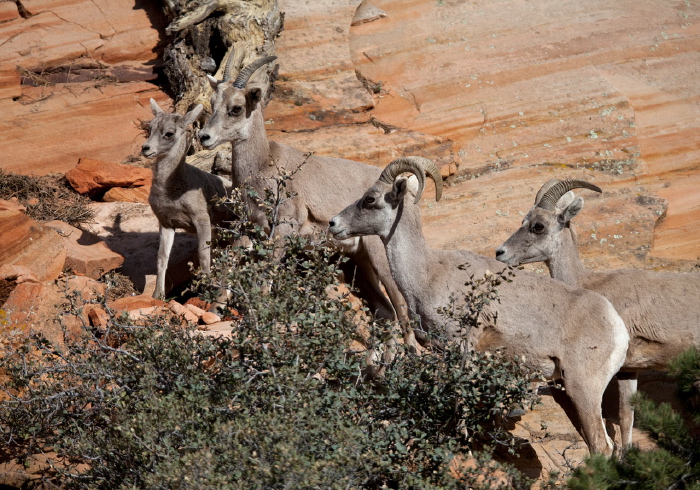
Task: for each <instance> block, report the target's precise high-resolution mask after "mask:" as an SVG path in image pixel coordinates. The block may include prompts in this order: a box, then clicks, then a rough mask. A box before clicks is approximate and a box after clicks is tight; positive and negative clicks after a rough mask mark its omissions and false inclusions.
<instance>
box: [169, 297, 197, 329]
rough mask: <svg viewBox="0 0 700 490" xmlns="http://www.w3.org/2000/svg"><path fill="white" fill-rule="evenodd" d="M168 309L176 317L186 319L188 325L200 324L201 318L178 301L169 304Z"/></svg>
mask: <svg viewBox="0 0 700 490" xmlns="http://www.w3.org/2000/svg"><path fill="white" fill-rule="evenodd" d="M168 308H170V311H172V312H173V313H175V314H176V315H178V316H180V317H182V318H184V319H185V320H186V321H187V322H188V323H194V324H197V323H199V317H198V316H197V315H195V314H194V313H192V312H191V311H190V310H189V309H187V308H185V307H184V306H182V305H181V304H180V303H178V302H177V301H170V302H169V303H168Z"/></svg>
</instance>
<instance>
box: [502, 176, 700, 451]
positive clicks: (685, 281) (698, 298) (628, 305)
mask: <svg viewBox="0 0 700 490" xmlns="http://www.w3.org/2000/svg"><path fill="white" fill-rule="evenodd" d="M576 188H587V189H591V190H594V191H597V192H601V190H600V188H598V187H597V186H595V185H593V184H591V183H589V182H586V181H584V180H564V181H559V180H557V179H552V180H550V181H548V182H547V183H545V184H544V185H543V186H542V188H541V189H540V190H539V192H538V193H537V197H536V199H535V205H534V206H533V207H532V209H531V210H530V212H529V213H528V214H527V216H525V219H524V220H523V223H522V225H521V227H520V228H519V229H518V230H517V231H516V232H515V233H513V235H511V237H510V238H508V239H507V240H506V241H505V242H504V243H503V245H501V246H500V247H498V249H497V250H496V258H497V259H498V260H500V261H501V262H505V263H507V264H509V265H512V266H516V265H520V264H525V263H531V262H544V263H545V264H547V267H549V272H550V275H551V276H552V277H553V278H554V279H558V280H560V281H563V282H565V283H566V284H569V285H571V286H576V287H581V288H585V289H590V290H592V291H595V292H597V293H599V294H601V295H603V296H605V297H606V298H607V299H608V300H609V301H610V302H611V303H612V305H613V306H614V307H615V309H616V310H617V312H618V313H619V314H620V316H621V317H622V319H623V320H624V322H625V325H626V327H627V329H628V331H629V334H630V344H629V350H628V352H627V358H626V359H625V363H624V364H623V366H622V373H620V375H619V376H618V378H619V379H618V383H619V385H620V398H621V399H620V414H619V416H620V432H621V435H622V439H623V443H624V444H627V445H629V444H631V442H632V425H633V421H634V412H633V411H632V407H631V405H630V404H629V396H630V395H631V394H633V393H634V392H635V391H636V388H637V372H638V371H640V370H643V369H666V367H667V366H668V362H669V361H670V360H671V359H673V358H674V357H676V356H677V355H678V354H680V353H681V352H682V351H683V350H685V349H687V348H688V347H689V346H692V345H695V346H698V347H700V274H693V273H671V272H655V271H645V270H637V269H618V270H612V271H591V270H587V269H585V268H584V267H583V263H582V262H581V258H580V257H579V253H578V244H577V241H576V233H575V232H574V229H573V227H572V226H571V219H572V218H573V217H574V216H576V215H577V214H578V213H580V212H581V209H583V198H581V197H576V196H574V194H573V192H572V191H571V190H572V189H576Z"/></svg>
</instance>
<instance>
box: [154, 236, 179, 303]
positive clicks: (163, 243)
mask: <svg viewBox="0 0 700 490" xmlns="http://www.w3.org/2000/svg"><path fill="white" fill-rule="evenodd" d="M174 240H175V228H166V227H165V226H163V225H160V243H159V244H158V273H157V276H156V290H155V292H154V293H153V297H154V298H158V299H162V298H164V297H165V273H166V272H167V270H168V259H170V251H171V250H172V248H173V241H174Z"/></svg>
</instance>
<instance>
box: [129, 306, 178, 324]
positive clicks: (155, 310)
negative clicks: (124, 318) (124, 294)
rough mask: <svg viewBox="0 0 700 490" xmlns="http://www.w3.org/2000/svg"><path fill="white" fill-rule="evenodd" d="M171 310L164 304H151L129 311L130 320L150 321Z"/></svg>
mask: <svg viewBox="0 0 700 490" xmlns="http://www.w3.org/2000/svg"><path fill="white" fill-rule="evenodd" d="M169 311H170V310H169V309H168V308H166V307H164V306H149V307H148V308H137V309H135V310H130V311H129V313H128V314H129V320H131V321H133V322H137V321H148V320H150V319H151V318H154V317H156V316H162V315H163V314H165V313H166V312H169Z"/></svg>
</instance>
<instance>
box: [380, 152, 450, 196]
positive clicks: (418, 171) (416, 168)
mask: <svg viewBox="0 0 700 490" xmlns="http://www.w3.org/2000/svg"><path fill="white" fill-rule="evenodd" d="M404 172H411V173H412V174H414V175H415V176H416V177H417V178H418V192H417V193H416V199H415V200H414V201H413V202H414V203H418V201H419V200H420V198H421V196H422V195H423V190H424V189H425V174H426V173H427V174H428V175H429V176H430V178H431V179H433V181H434V182H435V200H436V201H439V200H440V198H441V197H442V176H441V175H440V169H439V168H438V167H437V165H435V164H434V163H433V162H432V160H428V159H427V158H423V157H402V158H397V159H396V160H394V161H393V162H391V163H390V164H389V165H387V166H386V168H384V170H383V171H382V174H381V175H380V176H379V181H380V182H384V183H385V184H393V183H394V180H396V177H398V176H399V175H401V174H402V173H404Z"/></svg>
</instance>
